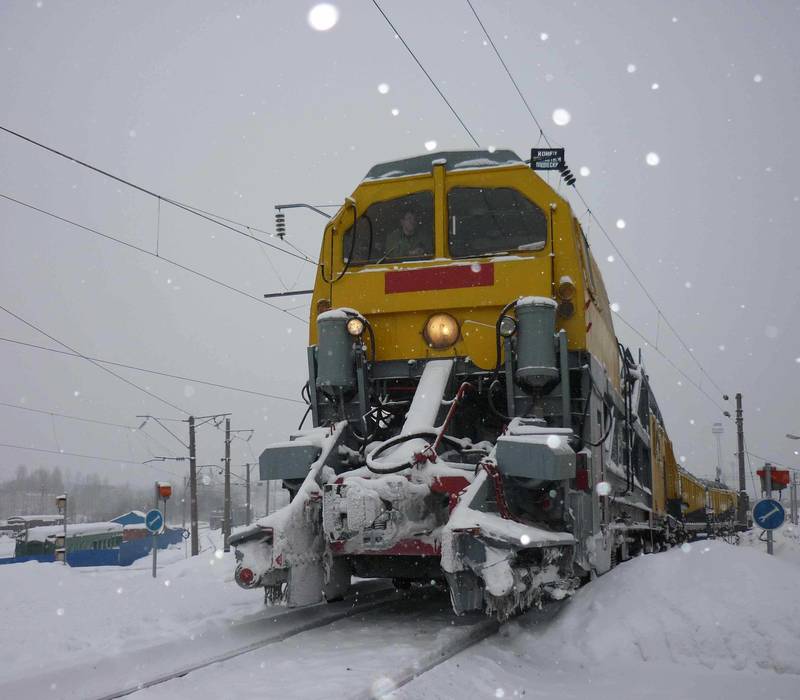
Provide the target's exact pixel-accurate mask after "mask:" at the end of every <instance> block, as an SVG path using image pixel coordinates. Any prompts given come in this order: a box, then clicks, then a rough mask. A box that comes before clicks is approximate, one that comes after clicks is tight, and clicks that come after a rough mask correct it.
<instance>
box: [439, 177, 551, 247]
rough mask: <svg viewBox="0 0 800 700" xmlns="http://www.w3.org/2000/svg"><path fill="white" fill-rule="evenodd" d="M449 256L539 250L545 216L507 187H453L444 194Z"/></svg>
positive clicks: (544, 231) (531, 203) (544, 232)
mask: <svg viewBox="0 0 800 700" xmlns="http://www.w3.org/2000/svg"><path fill="white" fill-rule="evenodd" d="M447 210H448V221H449V232H448V239H449V243H450V255H451V256H452V257H454V258H467V257H472V256H475V255H490V254H492V253H507V252H512V251H516V250H541V249H542V248H544V245H545V243H546V241H547V217H546V216H545V214H544V212H543V211H542V210H541V209H540V208H539V207H538V206H536V205H535V204H534V203H533V202H531V201H530V200H529V199H528V198H527V197H525V196H524V195H523V194H522V193H521V192H518V191H517V190H514V189H511V188H509V187H495V188H484V187H456V188H453V189H452V190H450V192H449V193H448V195H447Z"/></svg>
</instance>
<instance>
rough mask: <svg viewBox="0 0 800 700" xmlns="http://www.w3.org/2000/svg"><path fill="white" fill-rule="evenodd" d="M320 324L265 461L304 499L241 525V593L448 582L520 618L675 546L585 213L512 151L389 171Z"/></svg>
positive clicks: (329, 259)
mask: <svg viewBox="0 0 800 700" xmlns="http://www.w3.org/2000/svg"><path fill="white" fill-rule="evenodd" d="M311 315H312V323H311V332H310V339H309V340H310V342H309V348H308V367H309V379H308V382H307V384H306V386H305V389H304V395H305V397H306V399H307V402H308V411H307V413H308V414H310V415H311V421H312V427H311V428H309V429H307V430H302V429H301V430H298V431H297V432H296V433H294V434H293V435H291V436H290V440H289V441H288V442H284V443H279V444H275V445H271V446H268V447H267V448H266V449H265V450H264V452H263V453H262V454H261V456H260V477H261V478H262V479H278V480H281V481H282V482H283V485H284V487H285V488H286V489H287V490H288V491H289V493H290V497H291V500H290V503H289V504H288V505H287V506H286V507H284V508H283V509H281V510H279V511H277V512H275V513H273V514H271V515H269V516H268V517H266V518H263V519H261V520H259V521H258V522H257V523H256V524H255V525H253V526H252V527H250V528H246V529H244V530H241V531H239V532H237V533H236V534H235V535H234V536H233V537H232V538H231V544H232V545H233V546H235V548H236V557H237V571H236V580H237V581H238V582H239V584H240V585H242V586H244V587H247V588H259V587H263V588H264V589H265V591H266V597H267V599H268V600H272V601H274V600H278V599H283V600H286V601H287V602H288V604H290V605H303V604H308V603H312V602H317V601H319V600H322V599H323V598H324V599H328V600H331V599H334V598H339V597H341V596H342V595H343V594H344V593H345V591H346V589H347V586H348V585H349V582H350V577H351V576H353V575H356V576H360V577H376V578H388V579H392V580H393V581H394V582H395V585H397V586H398V587H407V586H410V585H413V584H414V583H415V582H428V583H429V582H431V581H434V582H440V583H443V584H446V585H447V586H448V587H449V589H450V594H451V599H452V603H453V608H454V610H455V611H456V612H458V613H462V612H467V611H470V610H480V609H482V610H485V611H487V612H488V613H490V614H493V615H495V616H497V617H499V618H505V617H507V616H509V615H510V614H512V613H514V612H516V611H519V610H523V609H525V608H527V607H530V606H531V605H536V604H538V603H539V602H540V601H541V600H542V599H543V598H544V597H546V596H550V597H556V598H560V597H563V596H564V595H566V594H568V593H569V592H570V591H572V590H573V589H574V588H575V587H576V585H577V584H578V582H579V581H580V580H581V579H585V578H588V577H589V576H591V575H593V574H602V573H604V572H605V571H607V570H608V569H609V568H610V567H611V566H612V565H613V564H614V563H615V562H616V561H619V560H622V559H626V558H628V557H629V556H631V555H632V554H634V553H636V552H637V551H641V550H648V549H649V550H652V549H653V548H658V547H660V546H663V545H664V544H665V543H666V542H667V541H669V537H670V532H671V530H672V529H674V528H675V527H676V526H677V525H678V523H677V522H676V519H675V517H674V516H673V515H670V513H669V512H668V510H667V501H668V500H669V498H670V497H673V498H674V495H672V494H669V493H667V492H666V491H665V489H664V488H662V487H661V483H662V482H663V481H664V480H663V478H662V476H663V474H664V473H666V471H669V469H672V468H673V467H674V464H673V463H674V458H672V461H671V462H670V456H671V454H672V452H671V449H669V450H667V449H665V445H666V446H668V445H669V443H668V440H667V439H666V434H665V432H664V430H663V424H662V420H661V416H660V413H659V410H658V406H657V404H656V402H655V399H654V397H653V394H652V391H651V390H650V386H649V383H648V381H647V376H646V374H645V372H644V370H643V369H642V368H641V366H640V365H639V364H637V363H636V362H634V361H633V358H632V356H631V354H630V352H628V351H627V350H625V349H624V348H623V347H622V346H621V345H620V344H619V343H618V341H617V339H616V337H615V335H614V330H613V325H612V321H611V311H610V308H609V303H608V298H607V296H606V293H605V289H604V287H603V283H602V279H601V278H600V274H599V270H598V269H597V266H596V265H595V263H594V260H593V259H592V256H591V252H590V251H589V248H588V245H587V244H586V241H585V238H584V237H583V234H582V232H581V230H580V226H579V224H578V222H577V221H576V220H575V219H574V217H573V216H572V212H571V209H570V207H569V204H568V203H567V202H566V201H565V200H564V199H562V198H561V197H559V196H558V195H557V194H556V193H555V192H554V191H553V190H552V189H551V188H550V187H549V186H548V185H547V184H545V183H544V181H543V180H541V178H539V177H538V176H537V175H536V174H535V173H534V172H533V171H532V170H531V169H530V168H528V167H527V166H526V165H525V164H524V163H522V162H521V161H520V160H519V159H518V158H517V157H516V156H515V155H514V154H513V153H511V152H510V151H497V152H494V153H489V152H485V151H478V152H472V151H471V152H449V153H441V154H434V155H433V156H422V157H418V158H410V159H407V160H403V161H395V162H392V163H387V164H381V165H379V166H375V167H374V168H373V169H372V170H371V171H370V172H369V173H368V175H367V178H366V179H365V180H364V181H363V182H362V183H361V184H360V185H359V187H358V188H357V189H356V191H355V192H354V193H353V195H352V197H349V198H348V200H347V203H346V204H345V205H344V206H343V207H342V209H341V210H340V211H339V212H338V213H337V214H336V215H335V216H334V217H333V218H332V219H331V222H330V223H329V224H328V226H327V227H326V229H325V234H324V238H323V242H322V248H321V254H320V264H319V268H318V273H317V279H316V284H315V288H314V296H313V300H312V305H311ZM651 434H652V436H653V437H652V438H651ZM654 441H655V442H654ZM654 475H656V477H657V479H656V481H659V483H654Z"/></svg>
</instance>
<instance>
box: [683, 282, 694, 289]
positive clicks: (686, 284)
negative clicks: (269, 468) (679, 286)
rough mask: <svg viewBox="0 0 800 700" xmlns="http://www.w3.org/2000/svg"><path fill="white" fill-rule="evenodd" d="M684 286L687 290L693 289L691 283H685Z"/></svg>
mask: <svg viewBox="0 0 800 700" xmlns="http://www.w3.org/2000/svg"><path fill="white" fill-rule="evenodd" d="M683 286H684V287H686V289H691V288H692V283H691V282H684V283H683Z"/></svg>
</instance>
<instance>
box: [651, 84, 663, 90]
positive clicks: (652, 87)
mask: <svg viewBox="0 0 800 700" xmlns="http://www.w3.org/2000/svg"><path fill="white" fill-rule="evenodd" d="M659 87H661V86H660V85H659V84H658V83H653V84H652V85H651V86H650V89H651V90H658V88H659Z"/></svg>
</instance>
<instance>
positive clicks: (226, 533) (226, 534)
mask: <svg viewBox="0 0 800 700" xmlns="http://www.w3.org/2000/svg"><path fill="white" fill-rule="evenodd" d="M224 508H225V510H224V515H223V518H222V540H223V550H224V551H225V552H230V551H231V546H230V544H229V542H228V540H230V538H231V419H230V418H226V419H225V506H224Z"/></svg>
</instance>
